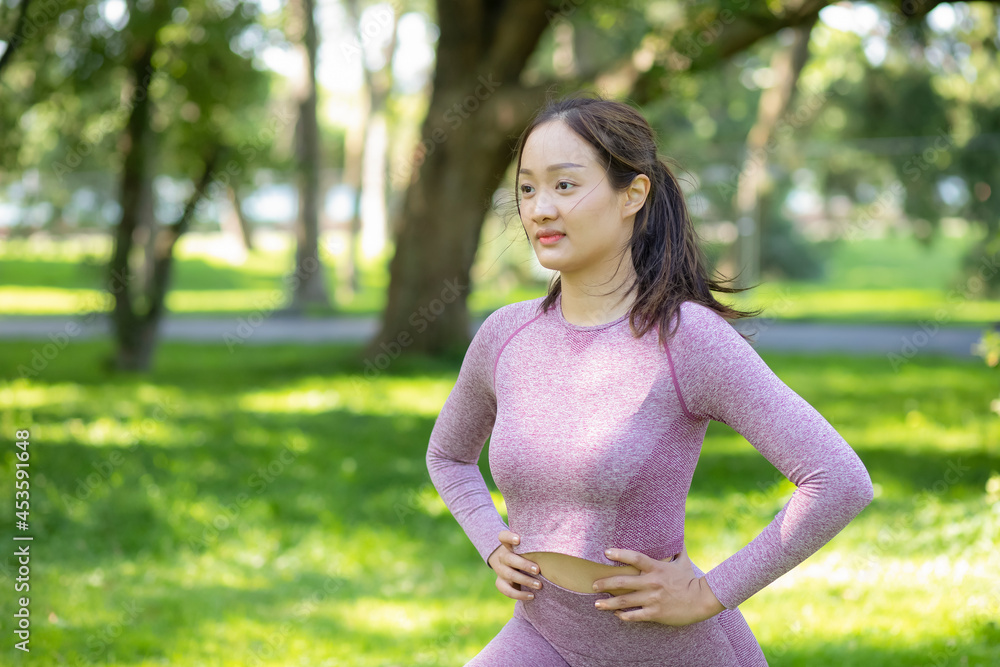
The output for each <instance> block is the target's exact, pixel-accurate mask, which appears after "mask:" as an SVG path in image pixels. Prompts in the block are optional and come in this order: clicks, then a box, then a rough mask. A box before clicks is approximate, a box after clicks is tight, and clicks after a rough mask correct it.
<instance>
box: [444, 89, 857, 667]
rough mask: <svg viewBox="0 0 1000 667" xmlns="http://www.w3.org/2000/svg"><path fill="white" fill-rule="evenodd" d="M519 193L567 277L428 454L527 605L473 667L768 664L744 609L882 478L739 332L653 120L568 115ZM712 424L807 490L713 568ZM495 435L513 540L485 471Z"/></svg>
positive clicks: (548, 125)
mask: <svg viewBox="0 0 1000 667" xmlns="http://www.w3.org/2000/svg"><path fill="white" fill-rule="evenodd" d="M515 193H516V196H517V201H518V213H519V215H520V218H521V223H522V224H523V226H524V231H525V233H526V234H527V237H528V240H529V242H530V243H531V245H532V247H533V248H534V250H535V253H536V254H537V257H538V261H539V263H541V265H542V266H544V267H546V268H549V269H552V270H554V271H556V272H558V273H557V275H556V277H555V280H554V281H553V283H552V285H551V287H550V289H549V291H548V294H547V295H546V296H545V297H539V298H537V299H532V300H530V301H522V302H518V303H512V304H509V305H507V306H504V307H502V308H500V309H499V310H497V311H495V312H494V313H492V314H491V315H490V316H489V317H488V318H487V319H486V321H485V322H484V323H483V324H482V326H481V327H480V328H479V330H478V331H477V332H476V335H475V336H474V338H473V340H472V342H471V344H470V346H469V349H468V351H467V353H466V356H465V360H464V361H463V363H462V367H461V370H460V371H459V376H458V380H457V381H456V383H455V387H454V389H453V390H452V392H451V393H450V394H449V396H448V399H447V400H446V401H445V404H444V406H443V407H442V409H441V413H440V415H439V417H438V419H437V421H436V423H435V425H434V429H433V431H432V433H431V436H430V443H429V446H428V450H427V468H428V471H429V473H430V477H431V480H432V482H433V483H434V485H435V487H436V488H437V490H438V492H439V493H440V494H441V497H442V499H443V500H444V502H445V503H446V504H447V506H448V508H449V509H450V510H451V512H452V514H453V515H454V516H455V518H456V520H457V521H458V522H459V524H460V525H461V526H462V528H463V530H464V531H465V532H466V534H467V535H468V537H469V539H470V540H471V541H472V543H473V544H474V545H475V547H476V549H477V550H478V551H479V553H480V555H481V556H482V558H483V560H484V561H485V562H486V563H487V564H488V565H489V566H490V567H491V568H493V570H494V571H495V572H496V576H497V579H496V584H497V588H498V589H499V590H500V592H501V593H503V594H504V595H506V596H507V597H510V598H513V599H514V600H516V601H517V602H516V603H515V604H514V613H513V616H512V618H511V619H510V621H509V622H508V623H507V624H506V625H505V626H504V627H503V629H502V630H501V631H500V633H499V634H498V635H497V636H496V637H495V638H494V639H493V640H492V641H491V642H490V643H489V644H488V645H487V646H486V647H485V648H484V649H483V650H482V651H481V652H480V653H479V654H478V655H477V656H476V657H475V658H474V659H473V660H472V661H471V662H469V663H468V664H469V665H476V666H487V667H501V666H511V667H513V666H524V667H556V666H566V665H569V666H571V667H603V666H608V667H610V666H611V665H629V666H632V667H639V666H648V667H653V666H656V667H664V666H672V665H678V666H684V667H692V666H699V665H704V666H706V667H709V666H710V667H728V666H739V667H747V666H750V665H754V666H757V665H766V664H767V662H766V660H765V659H764V654H763V652H762V651H761V648H760V646H759V644H758V643H757V640H756V639H755V638H754V635H753V633H752V632H751V630H750V628H749V627H748V625H747V623H746V621H745V620H744V618H743V615H742V614H741V613H740V611H739V608H738V606H739V605H740V604H741V603H742V602H743V601H744V600H746V599H747V598H749V597H750V596H751V595H753V594H754V593H756V592H757V591H759V590H761V589H762V588H764V587H765V586H766V585H767V584H769V583H771V582H772V581H774V580H775V579H777V578H778V577H780V576H781V575H782V574H784V573H786V572H788V571H789V570H790V569H792V568H793V567H794V566H795V565H797V564H799V563H801V562H802V561H803V560H805V559H806V558H807V557H808V556H810V555H811V554H813V553H815V552H816V551H817V550H818V549H819V548H820V547H822V546H823V545H824V544H825V543H826V542H827V541H829V540H830V539H831V538H832V537H833V536H834V535H836V534H837V533H838V532H840V531H841V530H842V529H843V528H844V527H845V526H846V525H847V524H848V523H849V522H850V521H851V520H852V519H853V518H854V517H855V516H856V515H857V514H858V513H859V512H860V511H861V510H862V509H863V508H864V507H865V506H867V505H868V503H869V502H871V500H872V497H873V489H872V483H871V479H870V478H869V475H868V472H867V470H866V469H865V467H864V465H863V464H862V462H861V460H860V459H859V458H858V456H857V455H856V454H855V452H854V450H853V449H851V447H850V446H849V445H848V444H847V442H845V441H844V439H843V438H842V437H841V436H840V435H839V434H838V433H837V431H836V430H834V428H833V427H832V426H831V425H830V423H829V422H828V421H827V420H826V419H824V418H823V417H822V416H821V415H820V414H819V413H818V412H817V411H816V410H815V408H813V407H812V406H811V405H810V404H809V403H807V402H806V401H805V400H804V399H803V398H801V397H800V396H799V395H798V394H796V393H795V392H794V391H792V390H791V389H790V388H789V387H788V386H787V385H786V384H784V382H782V381H781V380H780V379H779V378H778V377H777V376H776V375H775V374H774V373H773V372H772V371H771V370H770V368H768V366H767V365H766V364H765V363H764V362H763V361H762V360H761V358H760V356H758V355H757V353H756V352H755V351H754V349H753V348H752V347H751V346H750V345H749V343H748V342H747V341H746V339H745V338H744V337H743V336H741V335H740V334H739V333H738V332H737V331H736V330H735V329H734V328H733V326H732V325H731V324H730V323H729V321H728V320H730V319H736V318H739V317H746V316H748V315H750V314H751V313H749V312H744V311H738V310H734V309H732V308H730V307H727V306H725V305H723V304H722V303H720V302H718V301H716V299H715V298H714V297H713V296H712V291H716V292H719V291H722V292H732V291H735V290H734V289H732V288H727V287H723V286H721V285H720V284H718V283H717V282H714V281H712V280H710V279H709V277H708V271H707V268H706V263H705V260H704V258H703V256H702V253H701V250H700V248H699V246H698V243H697V237H696V234H695V230H694V227H693V225H692V222H691V219H690V217H689V216H688V213H687V209H686V207H685V204H684V199H683V195H682V192H681V189H680V187H679V186H678V183H677V181H676V179H675V178H674V176H673V174H672V173H671V171H670V170H669V169H668V167H667V166H666V165H665V164H664V163H663V162H662V161H661V160H660V159H659V157H658V155H657V145H656V139H655V136H654V133H653V131H652V129H651V128H650V127H649V124H648V123H647V122H646V120H645V119H644V118H643V117H642V116H641V115H640V114H639V113H637V112H636V111H635V110H634V109H632V108H631V107H630V106H628V105H626V104H623V103H619V102H615V101H610V100H604V99H594V98H571V99H567V100H563V101H561V102H557V103H554V104H551V105H549V106H548V107H547V108H545V109H544V110H542V111H541V112H540V113H539V114H538V115H537V116H536V117H535V118H534V119H533V120H532V122H531V123H530V124H529V126H528V128H527V129H526V130H525V131H524V133H523V134H522V136H521V139H520V141H519V143H518V147H517V180H516V182H515ZM654 329H655V331H654ZM712 419H714V420H716V421H720V422H723V423H726V424H728V425H729V426H731V427H732V428H733V429H735V430H736V431H737V432H738V433H740V434H741V435H743V436H744V437H745V438H746V439H747V440H748V441H749V442H750V443H751V444H752V445H753V446H754V447H755V448H756V449H757V450H758V451H759V452H760V453H761V454H762V455H763V456H764V457H765V458H767V460H768V461H770V462H771V463H772V464H773V465H774V466H775V467H776V468H777V469H778V470H780V471H781V472H782V473H783V474H784V475H785V476H786V477H787V478H788V479H789V480H791V481H792V482H793V483H794V484H795V485H796V487H797V489H796V490H795V492H794V493H793V494H792V497H791V499H790V500H789V501H788V503H787V504H786V505H785V506H784V507H783V508H782V509H781V511H779V512H778V513H777V515H776V516H775V517H774V519H773V520H772V521H771V523H770V524H768V525H767V526H766V527H765V528H764V530H763V531H762V532H761V533H760V534H759V535H758V536H757V537H756V538H754V539H753V540H752V541H751V542H750V543H748V544H747V545H745V546H744V547H743V548H742V549H740V550H739V551H737V552H736V553H735V554H733V555H732V556H730V557H729V558H727V559H726V560H724V561H723V562H722V563H720V564H718V565H716V566H715V567H714V568H712V569H710V570H709V571H708V572H707V573H705V572H703V571H702V570H701V569H699V568H698V567H697V566H696V565H695V564H694V563H692V562H691V560H690V559H689V558H688V555H687V549H686V547H685V544H684V507H685V501H686V498H687V493H688V490H689V488H690V484H691V478H692V475H693V473H694V469H695V464H696V463H697V461H698V456H699V453H700V451H701V445H702V442H703V440H704V436H705V431H706V428H707V427H708V422H709V421H710V420H712ZM487 437H489V438H490V447H489V464H490V470H491V472H492V475H493V479H494V480H495V482H496V484H497V488H498V489H499V490H500V492H501V493H502V494H503V496H504V500H505V502H506V505H507V510H508V518H509V520H510V525H509V526H508V525H507V524H505V523H504V521H503V519H502V518H501V516H500V514H499V513H498V511H497V509H496V507H495V506H494V504H493V501H492V500H491V498H490V495H489V492H488V489H487V487H486V483H485V481H484V479H483V476H482V474H481V473H480V471H479V468H478V461H479V457H480V454H481V452H482V449H483V446H484V444H485V441H486V438H487ZM720 523H721V521H720Z"/></svg>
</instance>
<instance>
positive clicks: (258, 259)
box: [0, 235, 1000, 326]
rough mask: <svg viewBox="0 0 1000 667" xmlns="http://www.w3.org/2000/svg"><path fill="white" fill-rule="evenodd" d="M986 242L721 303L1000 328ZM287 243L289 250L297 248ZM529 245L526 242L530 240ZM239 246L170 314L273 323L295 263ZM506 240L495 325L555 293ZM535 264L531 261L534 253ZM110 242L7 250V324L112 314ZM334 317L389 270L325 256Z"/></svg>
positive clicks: (1, 261) (899, 241) (188, 242)
mask: <svg viewBox="0 0 1000 667" xmlns="http://www.w3.org/2000/svg"><path fill="white" fill-rule="evenodd" d="M973 240H974V239H972V238H971V237H968V238H961V239H956V238H949V237H941V238H938V239H937V240H936V242H935V243H934V244H933V245H931V246H929V247H925V246H923V245H921V244H920V243H919V242H917V241H916V240H915V239H913V238H912V237H899V238H886V239H869V240H864V241H857V242H853V243H848V242H842V243H841V244H839V245H838V246H836V247H835V248H834V249H833V251H832V253H831V257H830V259H829V262H828V266H827V275H826V277H825V278H824V279H823V280H821V281H815V282H794V281H764V282H763V283H762V284H761V285H760V286H759V287H758V288H756V289H753V290H751V291H749V292H747V293H745V294H742V295H739V296H729V295H720V298H722V299H723V300H726V301H731V302H733V303H737V304H741V305H743V306H745V307H750V308H752V307H756V306H763V307H765V308H766V311H765V313H764V315H765V316H768V317H775V318H779V319H788V320H811V321H838V322H898V323H908V324H914V323H918V322H920V321H933V322H935V323H937V324H939V325H941V326H952V325H977V326H978V325H983V324H987V323H993V322H1000V300H996V299H993V300H990V299H983V298H981V297H982V294H981V293H980V292H977V291H976V290H970V289H969V288H968V286H967V285H963V284H961V281H960V279H959V273H958V268H959V266H960V262H961V258H962V255H963V253H964V252H965V249H966V248H967V247H968V246H969V244H970V243H972V242H973ZM286 241H287V239H286ZM520 241H521V242H522V243H523V242H524V240H523V239H521V240H520ZM231 250H232V246H231V245H230V243H229V240H228V239H222V238H221V237H219V236H211V235H207V236H196V235H191V236H189V237H185V238H182V239H181V242H180V244H179V247H178V250H177V265H176V269H175V282H174V285H173V289H172V290H171V292H170V293H169V295H168V297H167V307H168V308H169V309H170V311H171V312H172V313H174V314H176V315H179V316H183V317H187V316H205V315H213V314H215V315H226V316H233V315H235V314H241V313H242V314H246V313H252V312H254V311H255V310H256V311H260V310H263V311H269V310H270V309H272V308H274V307H275V304H277V303H280V302H282V300H283V298H284V296H283V295H284V294H285V291H286V290H285V289H284V287H285V286H287V284H288V283H287V280H286V276H287V275H288V274H289V273H290V271H291V268H290V267H291V262H292V252H291V250H290V249H289V248H288V247H286V246H282V245H281V244H280V243H274V244H272V245H270V246H267V247H263V248H260V249H257V250H254V251H252V252H250V253H249V254H248V255H247V257H246V259H245V261H242V263H234V261H233V260H232V259H230V258H229V257H228V254H229V252H230V251H231ZM522 250H523V248H511V247H510V245H509V241H508V240H506V239H494V240H493V241H491V242H484V246H483V248H482V250H481V252H480V256H479V257H478V258H477V264H476V266H475V267H474V270H473V292H472V293H471V295H470V297H469V306H470V308H471V309H472V310H473V311H474V312H476V313H477V314H479V315H480V316H485V315H486V314H488V313H489V312H491V311H493V310H495V309H497V308H499V307H500V306H502V305H504V304H507V303H511V302H513V301H522V300H525V299H532V298H535V297H538V296H541V295H543V294H544V290H545V284H544V282H536V283H530V284H520V283H517V282H512V279H511V278H510V275H511V274H510V273H509V272H506V271H505V269H503V268H502V267H503V263H502V262H500V261H499V260H498V257H499V258H503V257H505V256H506V257H507V261H508V262H510V261H513V258H514V257H519V256H521V255H523V254H524V253H523V252H520V251H522ZM529 252H530V251H529ZM109 256H110V242H109V240H108V239H105V238H98V239H93V240H90V241H88V242H86V243H84V242H81V241H79V240H68V241H54V242H39V241H32V240H27V241H25V240H15V241H5V242H4V243H2V244H0V314H5V315H48V314H72V313H79V312H81V311H87V312H89V311H95V310H110V308H111V300H110V296H109V295H108V294H107V293H105V292H102V290H101V285H102V283H104V282H106V280H105V278H104V274H105V271H106V264H107V258H108V257H109ZM323 259H324V263H325V264H326V266H327V269H328V270H327V275H326V278H327V284H328V290H329V293H330V294H331V295H332V297H333V299H334V303H335V307H333V308H325V309H324V308H314V309H312V310H311V311H310V314H311V315H316V316H328V315H332V314H337V315H343V316H360V315H364V316H374V315H376V314H377V313H379V312H381V310H382V308H384V307H385V300H386V290H385V288H386V285H388V282H389V277H388V275H387V268H386V267H387V263H386V261H385V258H382V260H380V261H370V262H366V263H365V265H364V267H363V269H362V271H361V277H360V282H361V289H360V290H359V291H358V292H356V293H351V292H349V291H347V290H346V289H345V280H344V276H343V275H342V274H343V267H344V265H345V264H344V261H343V258H342V257H340V256H332V255H330V254H328V253H326V251H324V258H323Z"/></svg>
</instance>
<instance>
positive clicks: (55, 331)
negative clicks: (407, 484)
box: [0, 315, 983, 358]
mask: <svg viewBox="0 0 1000 667" xmlns="http://www.w3.org/2000/svg"><path fill="white" fill-rule="evenodd" d="M480 324H482V321H481V320H474V321H473V325H472V329H471V332H474V331H475V329H478V328H479V325H480ZM377 327H378V321H377V319H376V318H374V317H362V318H348V317H342V318H329V319H298V318H293V317H281V316H277V315H272V316H270V317H265V318H262V319H259V320H258V319H251V320H248V319H247V318H245V317H230V318H218V317H215V318H197V319H196V318H168V319H166V320H165V321H164V322H163V323H162V324H161V329H160V331H161V340H174V341H202V342H213V341H214V342H217V343H220V344H229V345H235V344H238V343H247V344H266V343H279V342H281V343H284V342H299V343H326V342H333V341H344V342H362V341H365V340H367V339H368V338H370V337H372V336H374V335H375V333H376V330H377ZM737 328H739V329H740V330H745V331H746V332H748V333H750V332H752V331H754V330H756V331H757V334H756V341H757V342H756V345H755V347H756V348H757V349H758V350H775V351H782V352H827V351H829V352H852V353H861V354H882V355H890V354H895V355H900V356H901V357H903V358H909V357H912V356H914V355H915V354H917V353H924V352H926V353H935V354H948V355H953V356H959V357H971V356H973V352H972V347H973V344H974V343H975V342H976V341H978V340H979V338H980V336H981V334H982V331H983V328H982V327H943V326H942V327H940V328H939V329H937V330H934V329H933V328H932V327H931V326H930V325H928V326H927V328H926V329H922V328H921V327H920V326H917V325H878V324H822V323H806V322H781V321H776V320H767V319H764V320H761V321H760V322H754V321H752V320H750V321H747V320H741V321H738V322H737ZM110 331H111V328H110V325H109V322H108V320H107V318H106V317H104V316H92V317H91V318H89V319H88V318H86V317H16V318H11V317H8V318H3V319H0V339H29V340H39V341H44V340H53V341H54V342H58V341H57V340H56V339H63V338H62V337H63V336H68V337H70V338H74V339H92V338H97V337H102V336H108V335H110ZM63 340H65V339H63Z"/></svg>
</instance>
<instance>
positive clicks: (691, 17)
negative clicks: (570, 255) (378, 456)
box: [363, 0, 828, 356]
mask: <svg viewBox="0 0 1000 667" xmlns="http://www.w3.org/2000/svg"><path fill="white" fill-rule="evenodd" d="M827 4H828V2H826V1H820V0H806V1H805V2H801V3H798V4H797V5H795V6H794V7H788V8H782V10H781V12H780V13H775V12H773V11H772V10H770V9H769V8H768V7H769V6H765V5H763V4H760V5H758V4H754V3H749V2H747V1H746V0H744V1H742V2H725V1H724V2H718V3H692V4H690V5H686V6H685V7H684V8H683V13H682V15H681V16H678V17H676V18H677V19H678V20H677V21H676V22H675V23H673V24H667V25H660V26H657V34H656V36H655V39H653V40H643V39H642V37H643V35H645V34H647V33H648V32H650V29H649V27H648V25H647V24H646V23H645V21H643V20H642V17H643V12H644V10H645V3H639V2H635V3H631V2H619V3H601V4H600V5H596V4H592V3H573V2H563V3H562V4H560V5H557V4H556V3H546V2H543V1H541V0H507V1H496V2H482V1H481V2H471V3H463V4H462V5H461V6H455V5H454V4H453V3H447V2H444V0H439V2H438V4H437V9H438V23H439V27H440V37H439V40H438V51H437V60H436V63H435V70H434V86H433V92H432V94H431V99H430V104H429V107H428V112H427V116H426V118H425V120H424V123H423V126H422V129H421V138H422V139H421V142H420V144H419V145H418V147H417V150H416V151H415V154H414V157H413V166H414V169H413V176H412V179H411V182H410V186H409V188H408V189H407V191H406V194H405V197H404V204H403V211H402V214H401V216H400V218H399V220H397V221H395V223H394V225H393V228H394V229H395V230H396V237H395V254H394V255H393V258H392V261H391V263H390V284H389V290H388V303H387V305H386V309H385V311H384V313H383V317H382V321H381V327H380V330H379V332H378V334H377V335H376V336H375V337H374V338H373V339H372V340H371V341H370V342H369V344H368V345H367V346H366V348H365V350H364V352H363V354H364V355H366V356H374V355H377V354H380V353H383V351H384V350H386V349H396V348H400V349H402V348H405V349H406V350H407V351H420V352H425V353H431V354H447V353H449V352H450V353H454V354H456V355H457V354H461V353H462V352H463V351H464V350H465V348H466V347H467V345H468V340H469V334H468V330H469V321H468V310H467V307H466V297H467V296H468V293H469V291H470V287H471V286H470V285H469V274H470V268H471V266H472V263H473V260H474V258H475V254H476V250H477V247H478V244H479V236H480V231H481V226H482V223H483V212H484V210H485V209H486V208H487V206H488V205H489V202H490V199H491V196H492V194H493V192H494V191H495V190H496V188H497V186H498V185H499V183H500V182H501V180H502V178H503V175H504V172H505V170H506V169H507V167H508V165H509V164H510V160H511V155H512V147H513V143H514V140H515V139H516V137H517V136H518V135H519V134H520V132H521V131H522V130H523V128H524V127H525V126H526V124H527V122H528V120H529V119H530V117H531V115H532V114H533V113H534V112H535V110H536V109H537V108H538V107H539V106H540V105H541V103H542V102H543V101H544V99H545V97H546V94H551V93H554V92H557V90H559V89H563V90H575V89H581V88H586V87H589V86H590V84H589V82H590V81H591V80H593V79H594V78H597V77H599V76H602V75H607V78H608V80H609V81H610V80H612V79H613V80H614V81H617V82H625V84H624V85H625V89H624V90H623V91H622V92H623V93H624V95H626V96H628V97H629V98H630V99H631V100H632V101H633V102H635V103H637V104H643V103H645V102H648V101H650V100H652V99H656V98H659V97H662V96H664V95H666V94H667V93H666V87H667V85H669V81H670V78H671V75H672V74H675V73H678V72H686V71H695V70H698V69H704V68H710V67H714V66H716V65H718V64H719V63H720V62H723V61H724V60H725V59H727V58H729V57H731V56H732V55H733V54H735V53H739V52H740V51H742V50H744V49H746V48H748V47H750V46H751V45H753V44H754V43H756V42H757V41H759V40H761V39H763V38H765V37H768V36H769V35H772V34H774V33H776V32H777V31H778V30H780V29H782V28H785V27H788V26H796V25H800V24H802V23H805V22H807V21H814V20H815V17H816V15H817V14H818V12H819V10H820V9H822V8H823V7H824V6H825V5H827ZM740 10H742V11H740ZM609 13H611V14H613V15H616V16H617V17H618V18H619V19H620V20H619V24H620V25H621V26H624V27H622V28H618V29H616V30H615V31H614V34H605V35H603V39H604V40H605V41H610V42H614V40H616V39H623V40H624V39H630V40H631V43H630V44H628V45H626V47H625V48H624V49H623V51H624V52H622V53H617V54H615V57H614V59H613V60H612V61H609V62H594V63H592V64H591V65H590V67H587V66H584V67H582V68H580V69H579V70H576V71H575V72H574V74H575V76H571V77H570V78H566V79H559V78H551V79H548V80H543V81H541V82H540V83H537V84H533V85H529V84H525V83H523V82H522V80H521V78H522V73H523V72H524V69H525V66H526V65H527V63H528V61H529V59H530V58H531V56H532V54H533V52H534V51H535V49H536V47H537V45H538V42H539V39H540V37H541V36H542V34H543V33H544V32H545V29H546V28H547V27H548V26H549V25H550V24H553V23H556V22H559V21H562V20H573V21H577V20H579V24H584V23H586V22H587V21H588V20H591V21H592V20H594V18H595V16H599V17H600V19H601V21H602V22H607V21H606V19H607V17H608V14H609ZM637 17H638V20H636V18H637ZM612 18H614V17H612ZM579 24H578V25H579ZM611 24H612V25H614V23H613V22H612V23H611ZM637 25H639V26H641V28H640V29H636V28H635V26H637ZM661 28H662V30H661ZM620 35H624V36H625V37H619V36H620ZM650 41H651V42H652V45H651V44H650V43H649V42H650ZM650 57H651V58H652V62H651V63H650V65H649V66H648V67H646V68H645V69H639V68H638V67H637V65H636V64H635V63H636V62H642V61H644V60H645V61H648V60H649V58H650ZM414 334H416V335H414Z"/></svg>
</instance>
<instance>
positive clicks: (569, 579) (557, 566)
mask: <svg viewBox="0 0 1000 667" xmlns="http://www.w3.org/2000/svg"><path fill="white" fill-rule="evenodd" d="M521 556H522V557H523V558H527V559H528V560H530V561H533V562H534V563H535V564H536V565H538V571H539V574H541V575H542V576H543V577H545V578H546V579H548V580H549V581H551V582H552V583H554V584H556V585H557V586H562V587H563V588H568V589H569V590H571V591H576V592H577V593H593V592H594V582H595V581H596V580H598V579H604V578H605V577H613V576H616V575H637V574H640V571H639V568H637V567H635V566H634V565H627V564H626V565H607V564H605V563H597V562H594V561H592V560H587V559H586V558H577V557H576V556H569V555H566V554H561V553H558V552H555V551H529V552H528V553H523V554H521ZM673 559H674V557H673V556H670V557H669V558H661V559H660V560H663V561H672V560H673ZM528 574H529V576H530V574H531V573H530V572H529V573H528ZM542 586H543V587H544V586H545V583H544V582H543V583H542ZM633 590H635V589H633V588H609V589H606V592H608V593H611V594H612V595H624V594H625V593H630V592H631V591H633ZM601 592H602V593H603V592H605V591H601Z"/></svg>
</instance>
